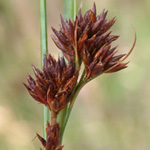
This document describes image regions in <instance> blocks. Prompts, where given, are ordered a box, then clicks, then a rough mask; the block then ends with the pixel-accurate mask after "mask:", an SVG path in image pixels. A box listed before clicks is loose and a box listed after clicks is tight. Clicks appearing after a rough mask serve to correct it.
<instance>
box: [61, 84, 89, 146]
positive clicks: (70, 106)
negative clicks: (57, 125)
mask: <svg viewBox="0 0 150 150" xmlns="http://www.w3.org/2000/svg"><path fill="white" fill-rule="evenodd" d="M85 84H86V82H84V83H81V84H78V85H77V87H76V90H75V92H74V95H73V98H72V101H71V102H70V105H69V106H68V109H67V112H66V117H65V119H64V124H63V126H62V130H61V138H60V143H61V144H62V139H63V134H64V131H65V128H66V125H67V122H68V119H69V116H70V114H71V110H72V107H73V104H74V102H75V100H76V98H77V96H78V94H79V92H80V90H81V89H82V87H83V86H84V85H85Z"/></svg>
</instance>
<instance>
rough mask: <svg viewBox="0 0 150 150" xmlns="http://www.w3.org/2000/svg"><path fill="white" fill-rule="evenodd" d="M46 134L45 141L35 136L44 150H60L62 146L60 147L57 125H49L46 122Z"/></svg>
mask: <svg viewBox="0 0 150 150" xmlns="http://www.w3.org/2000/svg"><path fill="white" fill-rule="evenodd" d="M46 133H47V140H45V139H44V138H42V137H41V136H40V135H39V134H37V136H38V138H39V140H40V141H41V143H42V145H43V146H44V148H45V149H46V150H62V148H63V147H64V146H60V128H59V125H58V123H57V124H55V125H50V124H49V123H48V122H47V127H46Z"/></svg>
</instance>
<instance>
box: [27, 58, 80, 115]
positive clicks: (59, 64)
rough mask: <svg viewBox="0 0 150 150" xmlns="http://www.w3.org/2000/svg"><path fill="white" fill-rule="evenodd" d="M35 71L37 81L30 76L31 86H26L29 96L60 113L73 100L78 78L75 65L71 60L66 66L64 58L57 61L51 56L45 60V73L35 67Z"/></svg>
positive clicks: (28, 78)
mask: <svg viewBox="0 0 150 150" xmlns="http://www.w3.org/2000/svg"><path fill="white" fill-rule="evenodd" d="M33 71H34V73H35V76H36V80H34V79H33V78H32V77H31V76H30V75H29V76H28V77H27V80H28V83H29V85H27V84H24V85H25V87H26V88H27V90H28V92H29V94H30V95H31V96H32V97H33V98H34V99H35V100H36V101H38V102H40V103H43V104H45V105H46V106H47V107H48V108H49V109H50V110H53V111H54V112H56V113H58V112H59V111H60V110H61V109H63V108H64V106H65V105H66V104H67V103H68V102H69V101H70V100H71V95H72V92H73V89H74V86H75V84H76V81H77V77H78V71H77V70H76V67H75V63H74V62H73V61H71V60H70V62H69V63H68V64H66V62H65V60H64V58H63V57H61V58H58V61H56V60H55V59H54V57H52V56H51V55H49V56H48V57H47V56H45V58H44V67H43V72H41V71H40V70H39V69H37V68H35V67H34V66H33Z"/></svg>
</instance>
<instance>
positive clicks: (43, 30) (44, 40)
mask: <svg viewBox="0 0 150 150" xmlns="http://www.w3.org/2000/svg"><path fill="white" fill-rule="evenodd" d="M46 17H47V16H46V0H40V32H41V67H42V68H43V59H44V55H45V54H46V55H47V53H48V50H47V18H46ZM47 121H49V110H48V109H47V108H46V107H45V106H44V105H43V134H44V138H45V139H46V130H45V129H46V123H47Z"/></svg>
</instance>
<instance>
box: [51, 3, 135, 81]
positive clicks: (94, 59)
mask: <svg viewBox="0 0 150 150" xmlns="http://www.w3.org/2000/svg"><path fill="white" fill-rule="evenodd" d="M107 13H108V11H105V10H103V11H102V13H101V14H100V15H96V5H95V3H94V5H93V9H92V10H88V11H87V12H86V13H85V14H84V16H82V13H81V9H80V10H79V13H78V15H77V16H76V20H75V21H71V20H69V21H68V20H67V21H64V19H63V17H62V16H61V27H60V30H59V31H57V30H56V29H55V28H52V30H53V32H54V35H52V39H53V41H54V42H55V44H56V45H57V47H58V48H59V49H60V50H61V51H62V52H63V53H64V56H65V57H66V58H67V59H68V60H70V59H71V60H75V62H76V64H78V65H79V66H80V65H81V63H82V61H83V63H84V66H85V72H86V74H85V78H84V79H85V80H88V79H91V78H94V77H96V76H98V75H99V74H101V73H104V72H106V73H110V72H116V71H119V70H121V69H124V68H126V67H127V64H128V63H123V61H122V59H123V57H125V55H126V54H119V55H118V54H117V51H116V47H112V46H111V43H112V42H113V41H115V40H117V39H118V37H119V36H116V35H112V34H111V32H108V30H109V29H110V28H111V27H112V25H113V24H114V23H115V18H112V19H110V20H107V19H106V16H107ZM134 44H135V43H134ZM131 51H132V50H131ZM124 60H125V59H124Z"/></svg>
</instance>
